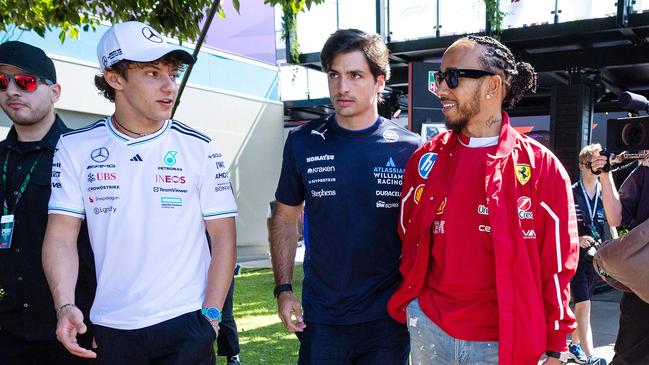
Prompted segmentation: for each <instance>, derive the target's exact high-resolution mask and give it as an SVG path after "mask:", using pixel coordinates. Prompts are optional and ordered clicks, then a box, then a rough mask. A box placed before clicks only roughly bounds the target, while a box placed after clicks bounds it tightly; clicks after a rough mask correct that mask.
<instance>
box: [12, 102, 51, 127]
mask: <svg viewBox="0 0 649 365" xmlns="http://www.w3.org/2000/svg"><path fill="white" fill-rule="evenodd" d="M8 103H9V102H8V101H7V106H5V105H4V104H2V105H1V107H2V110H3V111H4V112H5V114H6V115H7V116H8V117H9V119H11V121H12V122H13V123H15V124H18V125H22V126H29V125H34V124H38V123H39V122H41V121H43V120H44V119H46V118H47V116H48V115H49V114H50V111H51V105H37V106H35V105H34V104H31V103H25V104H26V106H25V107H26V108H28V110H27V112H26V111H25V110H21V111H15V110H13V109H11V108H9V106H8Z"/></svg>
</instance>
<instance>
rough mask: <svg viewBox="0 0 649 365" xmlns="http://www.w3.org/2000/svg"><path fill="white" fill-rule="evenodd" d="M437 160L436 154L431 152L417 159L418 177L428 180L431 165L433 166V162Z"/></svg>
mask: <svg viewBox="0 0 649 365" xmlns="http://www.w3.org/2000/svg"><path fill="white" fill-rule="evenodd" d="M436 160H437V154H436V153H433V152H428V153H426V154H424V155H423V156H421V158H419V164H418V167H419V176H421V177H422V178H424V179H428V175H429V174H430V171H431V170H432V169H433V165H435V161H436Z"/></svg>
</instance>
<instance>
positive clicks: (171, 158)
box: [162, 151, 178, 166]
mask: <svg viewBox="0 0 649 365" xmlns="http://www.w3.org/2000/svg"><path fill="white" fill-rule="evenodd" d="M177 154H178V151H169V152H167V153H166V154H165V156H164V157H163V158H162V162H164V163H165V165H167V166H173V165H175V164H176V155H177Z"/></svg>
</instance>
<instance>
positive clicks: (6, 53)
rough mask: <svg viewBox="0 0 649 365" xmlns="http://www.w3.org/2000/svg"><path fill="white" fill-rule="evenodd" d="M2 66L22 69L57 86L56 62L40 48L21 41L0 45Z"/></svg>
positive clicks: (0, 63) (0, 62)
mask: <svg viewBox="0 0 649 365" xmlns="http://www.w3.org/2000/svg"><path fill="white" fill-rule="evenodd" d="M0 65H9V66H14V67H19V68H22V69H23V70H25V71H27V72H29V73H31V74H34V75H36V76H38V77H40V78H43V79H47V80H50V81H52V82H53V83H55V84H56V69H55V68H54V62H52V60H51V59H50V58H49V57H47V55H46V54H45V52H43V50H42V49H40V48H38V47H34V46H32V45H29V44H27V43H23V42H19V41H9V42H5V43H2V44H0Z"/></svg>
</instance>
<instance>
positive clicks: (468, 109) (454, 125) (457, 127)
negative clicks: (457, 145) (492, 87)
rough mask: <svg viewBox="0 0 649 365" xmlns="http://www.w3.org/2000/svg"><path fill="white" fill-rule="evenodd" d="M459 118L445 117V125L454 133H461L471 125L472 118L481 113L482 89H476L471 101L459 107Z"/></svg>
mask: <svg viewBox="0 0 649 365" xmlns="http://www.w3.org/2000/svg"><path fill="white" fill-rule="evenodd" d="M457 110H458V114H459V115H458V116H457V117H455V118H450V117H445V118H444V125H445V126H446V128H447V129H450V130H452V131H453V132H454V133H460V132H461V131H462V130H463V129H464V127H466V125H467V124H468V123H469V121H470V120H471V118H473V117H474V116H476V115H477V114H478V113H480V88H476V89H475V92H474V93H473V95H472V97H471V99H470V100H469V101H468V102H466V103H464V104H458V105H457Z"/></svg>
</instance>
